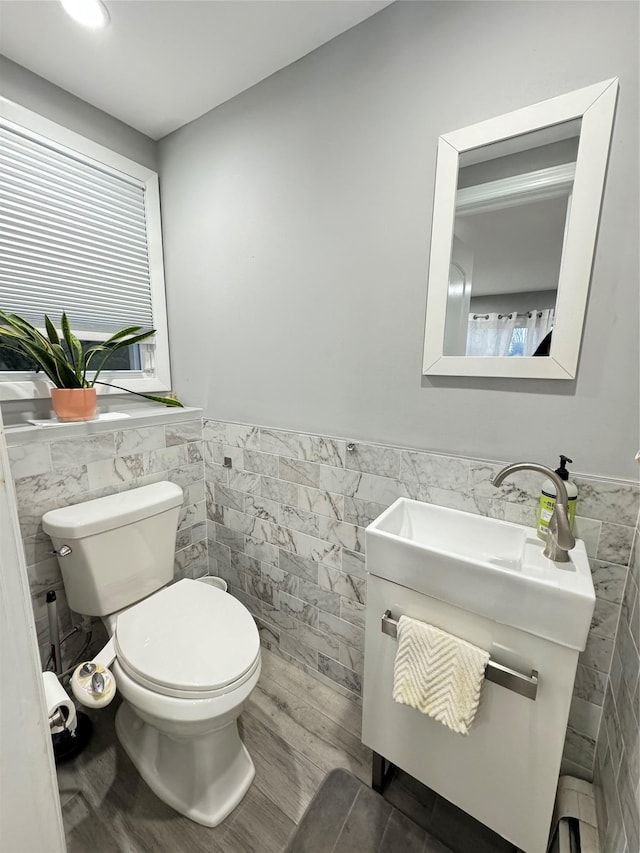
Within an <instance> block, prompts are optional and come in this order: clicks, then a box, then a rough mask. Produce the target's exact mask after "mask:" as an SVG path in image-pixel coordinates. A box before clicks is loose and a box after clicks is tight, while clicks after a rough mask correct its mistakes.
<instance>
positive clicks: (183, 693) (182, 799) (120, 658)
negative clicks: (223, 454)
mask: <svg viewBox="0 0 640 853" xmlns="http://www.w3.org/2000/svg"><path fill="white" fill-rule="evenodd" d="M182 500H183V494H182V490H181V489H180V487H179V486H176V485H175V484H173V483H168V482H162V483H154V484H152V485H149V486H142V487H140V488H138V489H131V490H130V491H128V492H123V493H120V494H117V495H109V496H107V497H103V498H97V499H96V500H93V501H87V502H85V503H80V504H75V505H74V506H69V507H64V508H62V509H57V510H51V511H50V512H48V513H45V515H44V516H43V519H42V526H43V530H44V531H45V532H46V533H48V534H49V535H50V536H51V539H52V542H53V544H54V547H55V549H56V553H57V555H58V562H59V565H60V569H61V572H62V579H63V582H64V586H65V591H66V594H67V600H68V602H69V606H70V607H71V608H72V609H73V610H75V611H76V612H78V613H82V614H86V615H90V616H100V617H101V618H102V620H103V622H104V624H105V626H106V627H107V631H108V633H109V635H110V637H111V639H112V643H113V647H114V649H115V655H116V657H115V660H114V662H113V664H112V667H111V668H112V671H113V674H114V676H115V680H116V684H117V687H118V689H119V691H120V693H121V695H122V698H123V702H122V704H121V706H120V708H119V709H118V712H117V714H116V733H117V736H118V739H119V740H120V742H121V743H122V745H123V747H124V749H125V750H126V752H127V754H128V755H129V757H130V758H131V760H132V762H133V764H134V765H135V767H136V768H137V770H138V772H139V773H140V775H141V776H142V778H143V779H144V780H145V781H146V783H147V784H148V785H149V787H150V788H151V789H152V790H153V791H154V792H155V794H156V795H157V796H158V797H159V798H160V799H161V800H163V801H164V802H166V803H167V804H168V805H170V806H172V807H173V808H174V809H176V811H178V812H180V813H182V814H184V815H185V816H186V817H188V818H190V819H191V820H194V821H196V822H198V823H201V824H204V825H205V826H216V825H217V824H219V823H220V822H221V821H222V820H224V818H225V817H226V816H227V815H228V814H229V813H230V812H231V811H232V810H233V809H234V808H235V807H236V806H237V805H238V803H239V802H240V800H241V799H242V797H243V796H244V794H245V793H246V791H247V789H248V788H249V786H250V784H251V781H252V779H253V777H254V775H255V770H254V766H253V762H252V761H251V758H250V756H249V753H248V752H247V749H246V747H245V746H244V744H243V743H242V741H241V740H240V736H239V734H238V725H237V720H238V716H239V715H240V713H241V711H242V709H243V707H244V705H245V703H246V701H247V699H248V698H249V696H250V694H251V691H252V690H253V689H254V687H255V686H256V684H257V682H258V678H259V676H260V667H261V658H260V637H259V635H258V629H257V628H256V624H255V622H254V620H253V617H252V616H251V614H250V613H249V611H248V610H247V609H246V608H245V607H244V605H243V604H241V602H239V601H238V600H237V599H235V598H233V597H232V596H231V595H229V594H227V593H226V592H224V591H223V590H221V589H219V588H218V587H216V586H212V585H209V584H201V583H198V582H196V581H194V580H190V579H188V578H185V579H182V580H179V581H177V582H176V583H171V581H172V580H173V563H174V545H175V539H176V531H177V525H178V518H179V513H180V508H181V506H182ZM169 584H170V585H169Z"/></svg>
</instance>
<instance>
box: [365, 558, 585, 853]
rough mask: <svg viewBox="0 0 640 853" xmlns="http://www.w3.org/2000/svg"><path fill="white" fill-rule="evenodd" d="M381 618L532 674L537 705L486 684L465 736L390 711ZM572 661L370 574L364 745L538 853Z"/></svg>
mask: <svg viewBox="0 0 640 853" xmlns="http://www.w3.org/2000/svg"><path fill="white" fill-rule="evenodd" d="M386 611H391V614H390V616H391V618H392V619H398V618H399V617H400V616H401V615H406V616H410V617H412V618H414V619H419V620H421V621H423V622H427V623H430V624H432V625H436V626H438V627H439V628H441V629H442V630H444V631H448V632H449V633H451V634H453V635H455V636H457V637H461V638H462V639H465V640H467V641H469V642H470V643H474V644H475V645H477V646H479V647H481V648H484V649H486V650H488V651H490V653H491V660H492V662H494V661H495V662H497V663H498V664H502V665H504V666H506V667H508V668H510V669H512V670H515V671H516V672H519V673H522V674H523V675H525V676H531V674H532V672H534V671H537V686H536V688H535V698H534V699H532V698H527V697H526V696H524V695H520V694H519V693H517V692H514V690H513V689H510V688H509V687H505V686H501V685H500V684H497V683H492V682H490V681H488V680H486V679H485V681H484V683H483V686H482V693H481V699H480V705H479V708H478V712H477V715H476V718H475V720H474V722H473V724H472V727H471V730H470V733H469V734H468V735H467V736H464V735H459V734H455V733H454V732H452V731H450V730H449V729H448V728H446V727H445V726H444V725H442V724H441V723H438V722H436V721H435V720H433V719H431V718H429V717H427V716H425V715H424V714H422V713H420V712H419V711H416V710H414V709H413V708H410V707H408V706H406V705H400V704H398V703H396V702H394V700H393V698H392V692H393V669H394V660H395V654H396V649H397V640H396V639H394V638H393V636H390V635H389V634H387V633H384V631H383V624H382V618H381V617H382V616H383V614H384V613H385V612H386ZM577 660H578V650H576V649H572V648H567V647H566V646H562V645H559V644H557V643H553V642H550V641H549V640H545V639H543V638H541V637H537V636H534V635H533V634H530V633H528V632H525V631H520V630H517V629H515V628H513V627H511V626H508V625H503V624H498V623H496V622H493V621H491V620H489V619H486V618H484V617H482V616H479V615H477V614H474V613H470V612H468V611H465V610H462V609H460V608H458V607H455V606H452V605H450V604H447V603H445V602H442V601H439V600H437V599H435V598H432V597H430V596H428V595H424V594H422V593H419V592H416V591H414V590H411V589H407V588H406V587H404V586H400V585H399V584H396V583H393V582H391V581H389V580H386V579H383V578H380V577H377V576H376V575H374V574H372V573H371V570H370V572H369V574H368V578H367V621H366V639H365V673H364V697H363V727H362V740H363V742H364V743H365V744H366V745H367V746H369V747H370V748H371V749H373V750H374V751H375V752H377V753H379V754H380V755H382V756H384V758H386V759H388V760H389V761H391V762H392V763H393V764H395V765H397V766H398V767H401V768H402V769H403V770H405V771H406V772H407V773H409V774H410V775H411V776H413V777H415V778H416V779H418V780H419V781H420V782H422V783H423V784H425V785H427V786H428V787H429V788H432V789H433V790H434V791H436V792H437V793H438V794H440V795H441V796H443V797H445V798H446V799H447V800H449V801H450V802H452V803H454V804H455V805H457V806H459V807H460V808H461V809H463V810H464V811H465V812H467V813H468V814H470V815H472V816H473V817H475V818H476V819H477V820H479V821H481V822H482V823H484V824H485V825H486V826H488V827H490V828H491V829H492V830H494V831H495V832H497V833H498V834H499V835H502V836H503V837H504V838H506V839H508V840H509V841H510V842H512V843H513V844H515V845H516V846H518V847H519V848H520V849H521V850H523V851H525V853H544V851H545V850H546V847H547V839H548V833H549V829H550V824H551V818H552V812H553V805H554V798H555V793H556V786H557V782H558V775H559V771H560V761H561V758H562V750H563V745H564V738H565V731H566V725H567V719H568V715H569V705H570V702H571V693H572V687H573V681H574V678H575V672H576V665H577ZM527 682H529V683H530V680H529V679H526V680H525V681H524V682H523V683H524V684H526V683H527ZM534 683H535V675H534Z"/></svg>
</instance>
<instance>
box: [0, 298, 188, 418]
mask: <svg viewBox="0 0 640 853" xmlns="http://www.w3.org/2000/svg"><path fill="white" fill-rule="evenodd" d="M44 323H45V329H46V332H47V334H46V336H45V335H43V334H42V333H41V332H39V331H38V329H36V327H35V326H33V325H32V324H31V323H30V322H29V321H28V320H25V319H24V317H20V316H19V315H18V314H9V313H7V312H6V311H0V344H3V345H4V346H5V347H7V348H8V349H10V350H13V351H14V352H17V353H19V354H20V355H22V356H25V357H26V358H28V359H29V361H30V362H33V363H35V365H36V371H38V370H42V371H43V372H44V373H45V374H46V375H47V376H48V377H49V379H50V380H51V382H53V384H54V386H55V387H54V388H52V389H51V402H52V404H53V409H54V411H55V413H56V415H57V417H58V420H60V421H88V420H91V419H92V418H95V416H96V389H95V386H96V385H109V386H110V387H112V388H118V389H119V390H120V391H127V390H128V389H126V388H122V387H121V386H119V385H113V384H112V383H110V382H100V381H98V377H99V376H100V373H101V372H102V370H103V369H104V368H105V366H106V365H107V362H108V361H109V359H110V358H111V357H112V356H113V355H114V353H116V352H117V351H118V350H120V349H123V348H124V347H128V346H132V345H133V344H138V343H141V342H142V341H145V340H147V339H148V338H150V337H152V336H153V335H155V329H150V330H149V331H146V332H143V331H141V329H142V326H127V327H126V328H124V329H121V330H120V331H119V332H116V333H115V334H114V335H111V337H110V338H109V339H108V340H106V341H104V342H103V343H99V344H94V345H93V346H90V347H88V348H87V349H83V347H82V344H81V343H80V341H79V340H78V338H77V337H76V335H74V334H73V332H72V331H71V326H70V323H69V319H68V317H67V315H66V314H65V313H64V312H63V314H62V320H61V331H62V336H60V335H59V334H58V331H57V329H56V327H55V326H54V324H53V323H52V322H51V320H50V319H49V317H48V316H47V315H46V314H45V315H44ZM130 393H132V394H137V395H138V396H139V397H145V398H146V399H147V400H153V401H155V402H156V403H163V404H164V405H165V406H179V407H182V403H180V402H178V400H174V399H172V398H171V397H157V396H156V395H154V394H142V393H139V392H137V391H131V392H130Z"/></svg>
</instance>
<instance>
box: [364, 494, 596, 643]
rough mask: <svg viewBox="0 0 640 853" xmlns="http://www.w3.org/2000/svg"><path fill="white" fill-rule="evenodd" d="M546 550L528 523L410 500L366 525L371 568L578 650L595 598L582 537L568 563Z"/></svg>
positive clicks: (389, 509) (413, 586) (405, 500)
mask: <svg viewBox="0 0 640 853" xmlns="http://www.w3.org/2000/svg"><path fill="white" fill-rule="evenodd" d="M543 548H544V542H542V541H541V540H540V539H538V537H537V535H536V531H535V529H534V528H532V527H525V526H523V525H521V524H513V523H511V522H508V521H500V520H497V519H493V518H485V517H484V516H481V515H473V514H471V513H468V512H461V511H459V510H455V509H447V508H446V507H440V506H434V505H433V504H427V503H422V502H421V501H413V500H409V499H408V498H398V500H397V501H396V502H395V503H393V504H392V505H391V506H390V507H389V508H388V509H387V510H385V511H384V512H383V513H382V514H381V515H379V516H378V518H377V519H376V520H375V521H373V522H372V523H371V524H370V525H369V527H367V529H366V552H367V571H368V572H369V573H371V574H373V575H377V576H378V577H381V578H385V579H386V580H389V581H392V582H394V583H398V584H401V585H402V586H405V587H408V588H409V589H413V590H416V591H417V592H421V593H423V594H425V595H428V596H431V597H432V598H437V599H438V600H440V601H444V602H447V603H448V604H452V605H454V606H456V607H459V608H461V609H463V610H467V611H470V612H472V613H477V614H479V615H481V616H484V617H486V618H488V619H492V620H493V621H496V622H500V623H502V624H504V625H510V626H512V627H514V628H518V629H520V630H523V631H528V632H529V633H531V634H535V635H536V636H539V637H543V638H544V639H547V640H551V641H552V642H555V643H559V644H561V645H563V646H568V647H569V648H573V649H578V650H580V651H581V650H583V649H584V647H585V644H586V641H587V635H588V633H589V626H590V624H591V617H592V615H593V608H594V604H595V594H594V591H593V582H592V580H591V570H590V568H589V561H588V558H587V552H586V550H585V546H584V542H582V540H580V539H578V540H577V541H576V546H575V548H573V549H572V550H571V551H570V552H569V556H570V561H569V562H568V563H557V562H553V561H552V560H549V559H547V557H545V556H544V555H543V553H542V551H543Z"/></svg>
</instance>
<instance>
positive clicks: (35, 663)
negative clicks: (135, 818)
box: [0, 412, 67, 853]
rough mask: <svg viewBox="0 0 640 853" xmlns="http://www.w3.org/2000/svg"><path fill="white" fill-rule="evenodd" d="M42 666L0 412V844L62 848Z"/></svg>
mask: <svg viewBox="0 0 640 853" xmlns="http://www.w3.org/2000/svg"><path fill="white" fill-rule="evenodd" d="M66 849H67V847H66V844H65V839H64V827H63V825H62V812H61V810H60V797H59V794H58V783H57V778H56V770H55V763H54V758H53V748H52V744H51V735H50V734H49V723H48V715H47V711H46V705H45V700H44V688H43V682H42V666H41V662H40V655H39V652H38V642H37V636H36V627H35V622H34V618H33V608H32V605H31V596H30V593H29V583H28V580H27V568H26V564H25V558H24V551H23V548H22V539H21V536H20V527H19V523H18V509H17V504H16V496H15V490H14V487H13V480H12V478H11V471H10V468H9V457H8V455H7V444H6V441H5V434H4V425H3V422H2V413H1V412H0V850H11V853H33V851H35V850H37V851H38V853H66Z"/></svg>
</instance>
